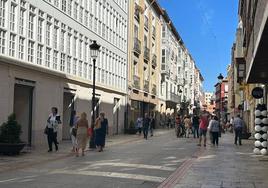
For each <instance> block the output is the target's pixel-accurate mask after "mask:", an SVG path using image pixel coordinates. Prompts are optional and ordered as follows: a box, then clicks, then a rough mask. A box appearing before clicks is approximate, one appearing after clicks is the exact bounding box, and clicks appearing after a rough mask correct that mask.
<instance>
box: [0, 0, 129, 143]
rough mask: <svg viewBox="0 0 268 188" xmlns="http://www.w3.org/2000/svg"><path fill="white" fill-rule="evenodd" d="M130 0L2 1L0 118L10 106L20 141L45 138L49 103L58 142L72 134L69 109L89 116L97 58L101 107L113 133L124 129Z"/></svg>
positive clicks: (0, 0)
mask: <svg viewBox="0 0 268 188" xmlns="http://www.w3.org/2000/svg"><path fill="white" fill-rule="evenodd" d="M127 19H128V1H127V0H114V1H106V0H53V1H52V0H38V1H36V0H27V1H26V0H0V78H1V84H0V91H1V94H2V95H1V99H0V106H1V110H0V122H1V123H2V122H4V121H5V120H7V116H8V115H9V114H11V113H12V112H15V113H16V115H17V119H18V122H19V123H20V124H21V125H22V131H23V133H22V140H23V141H25V142H27V143H28V144H29V145H32V146H37V145H40V144H44V143H46V139H45V137H44V136H43V130H44V127H45V125H46V120H47V117H48V115H49V113H50V109H51V107H53V106H55V107H57V108H58V110H59V114H60V115H61V117H62V118H61V119H62V122H63V123H62V125H61V126H60V130H59V132H58V138H59V140H62V139H69V120H70V112H71V111H72V110H76V111H77V113H78V114H79V113H81V112H86V113H87V115H88V120H89V122H90V120H91V118H90V116H91V98H92V80H93V76H92V73H93V67H92V59H91V58H90V49H89V45H90V44H91V43H92V41H93V40H96V41H97V43H98V44H100V46H101V49H100V54H99V57H98V59H97V61H96V97H97V101H96V102H97V106H96V111H97V113H99V112H100V111H104V112H105V113H106V116H107V118H108V120H109V134H118V133H120V132H122V131H123V128H124V112H125V105H126V98H125V97H126V89H127V24H128V22H127Z"/></svg>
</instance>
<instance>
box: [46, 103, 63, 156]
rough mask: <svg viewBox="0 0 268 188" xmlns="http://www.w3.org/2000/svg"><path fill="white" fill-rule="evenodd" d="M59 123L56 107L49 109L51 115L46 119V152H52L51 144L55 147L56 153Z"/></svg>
mask: <svg viewBox="0 0 268 188" xmlns="http://www.w3.org/2000/svg"><path fill="white" fill-rule="evenodd" d="M60 123H61V121H60V116H59V115H58V109H57V108H56V107H52V108H51V114H49V116H48V119H47V141H48V147H49V149H48V152H51V151H52V144H53V143H54V145H55V150H56V151H58V149H59V147H58V144H59V143H58V141H57V132H58V127H59V124H60Z"/></svg>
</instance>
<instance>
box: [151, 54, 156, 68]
mask: <svg viewBox="0 0 268 188" xmlns="http://www.w3.org/2000/svg"><path fill="white" fill-rule="evenodd" d="M152 66H153V68H155V67H157V57H156V55H155V54H153V57H152Z"/></svg>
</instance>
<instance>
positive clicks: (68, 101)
mask: <svg viewBox="0 0 268 188" xmlns="http://www.w3.org/2000/svg"><path fill="white" fill-rule="evenodd" d="M73 110H74V94H72V93H67V92H64V94H63V111H62V112H63V118H62V121H63V123H62V139H63V140H70V139H71V138H70V125H69V124H70V119H71V112H72V111H73Z"/></svg>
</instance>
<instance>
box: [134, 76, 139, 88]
mask: <svg viewBox="0 0 268 188" xmlns="http://www.w3.org/2000/svg"><path fill="white" fill-rule="evenodd" d="M133 87H134V88H135V89H140V77H138V76H136V75H134V76H133Z"/></svg>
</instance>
